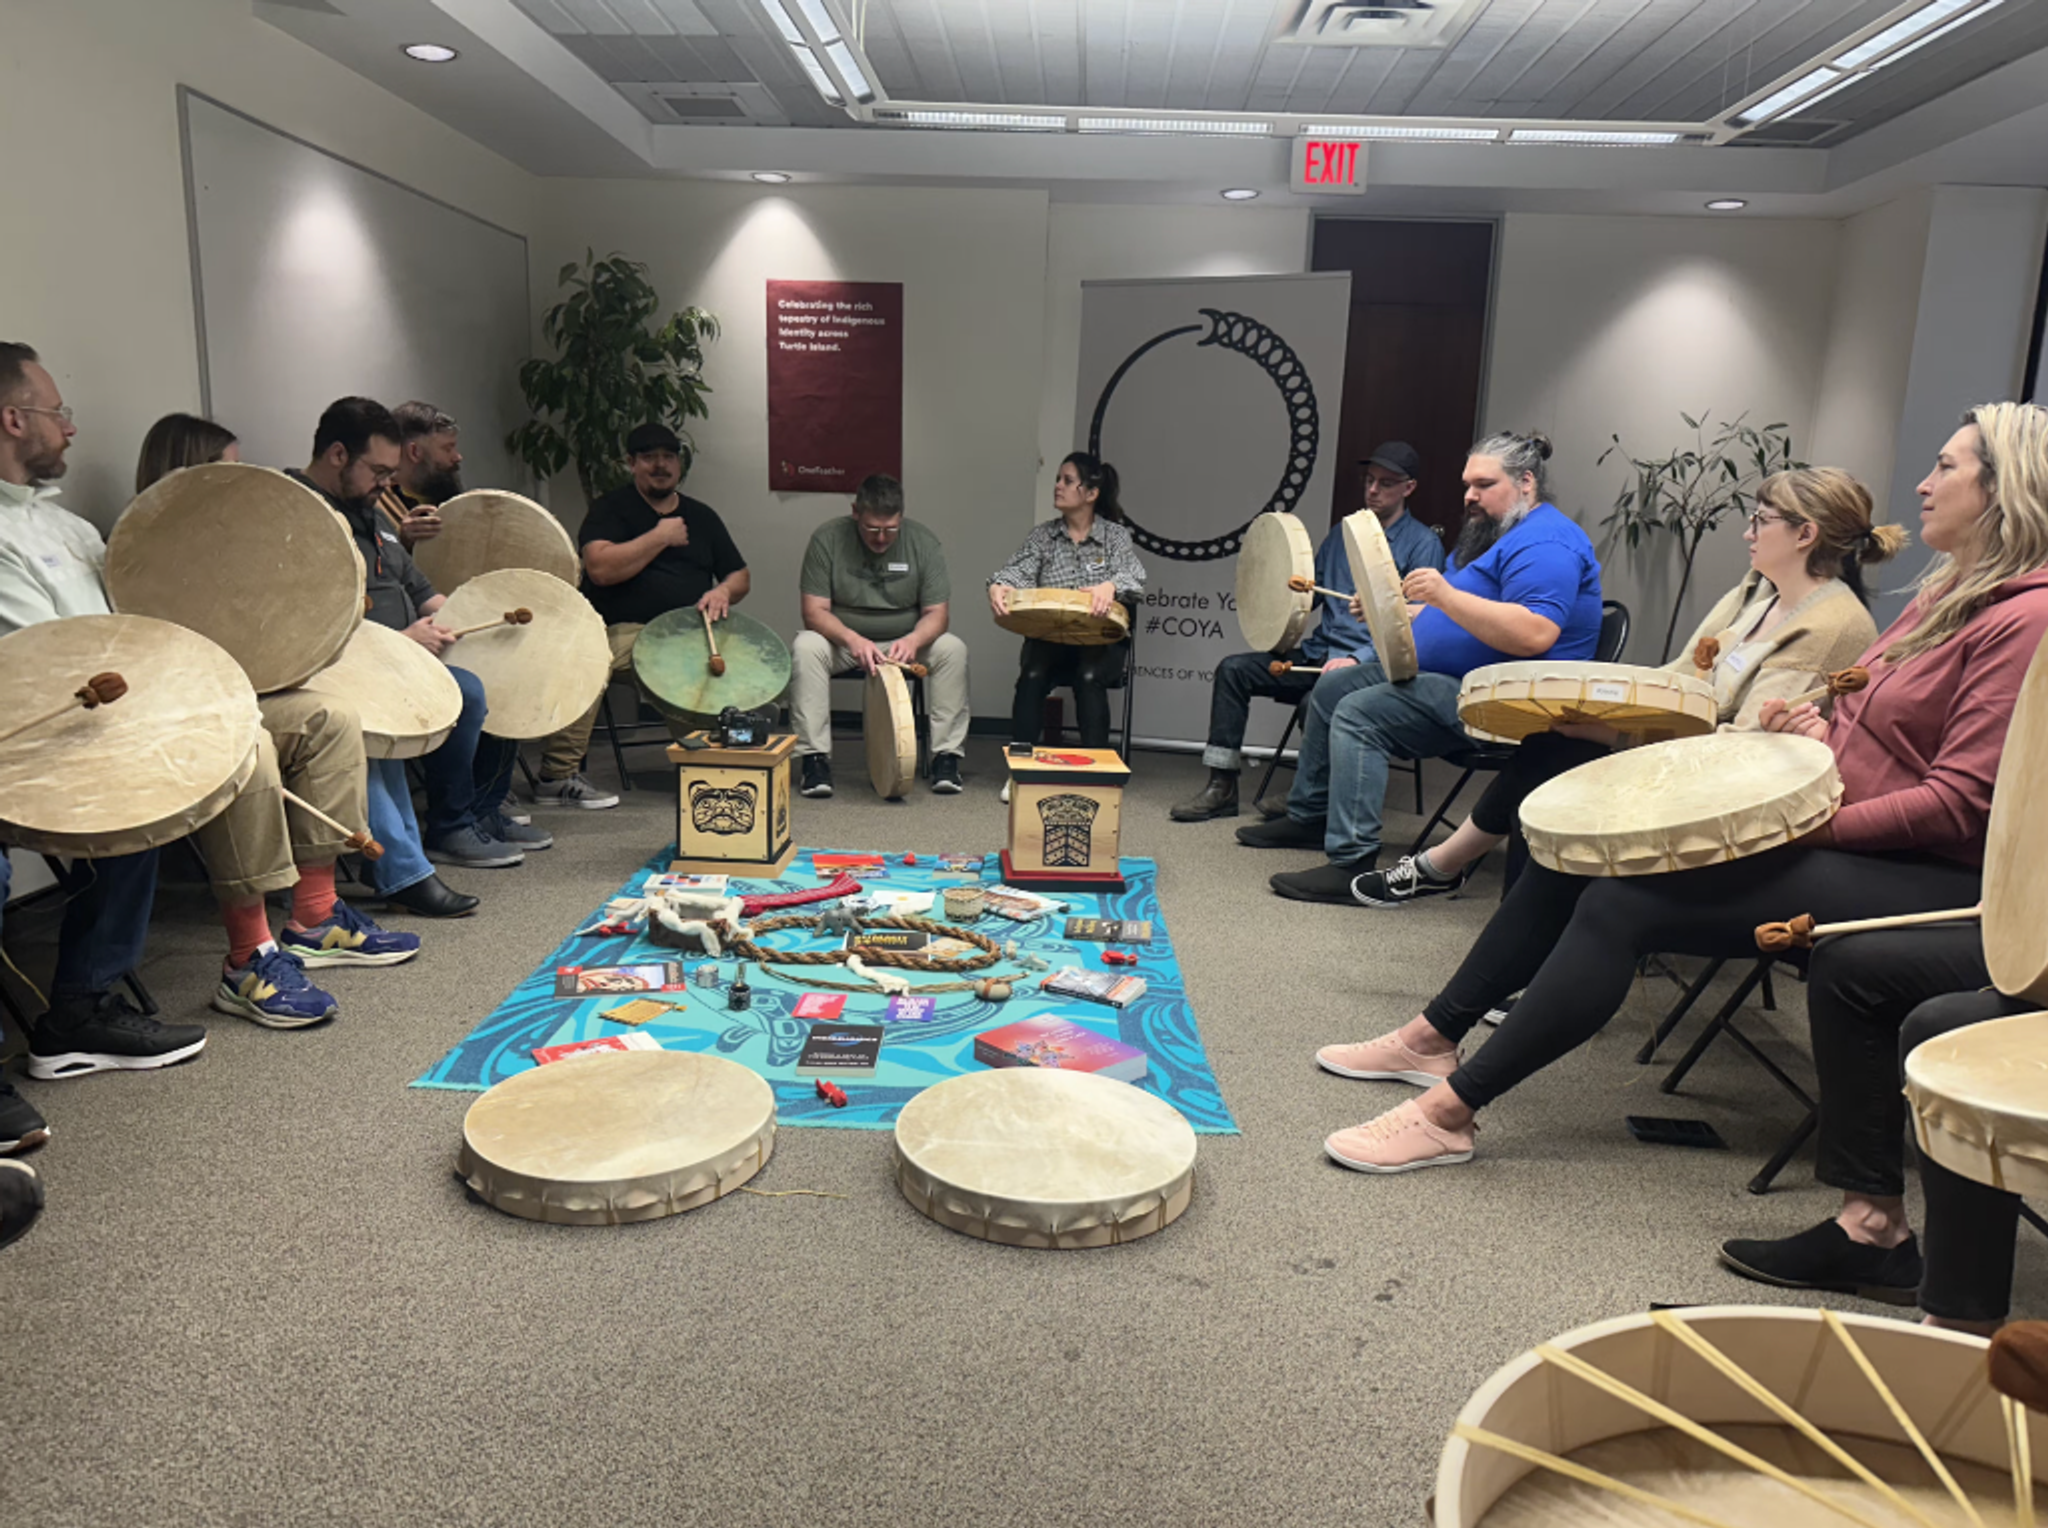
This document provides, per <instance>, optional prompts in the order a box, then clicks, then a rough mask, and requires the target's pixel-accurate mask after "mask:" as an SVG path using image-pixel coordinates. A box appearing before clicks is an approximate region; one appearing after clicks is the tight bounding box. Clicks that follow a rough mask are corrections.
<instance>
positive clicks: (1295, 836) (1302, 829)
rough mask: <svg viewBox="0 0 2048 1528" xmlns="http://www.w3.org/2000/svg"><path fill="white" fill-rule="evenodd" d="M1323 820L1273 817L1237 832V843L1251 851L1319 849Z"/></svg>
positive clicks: (1321, 840)
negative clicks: (1268, 820) (1306, 820)
mask: <svg viewBox="0 0 2048 1528" xmlns="http://www.w3.org/2000/svg"><path fill="white" fill-rule="evenodd" d="M1324 827H1325V823H1324V820H1323V819H1322V818H1320V817H1318V818H1317V819H1316V820H1315V821H1314V822H1303V821H1301V820H1300V819H1299V818H1296V817H1275V818H1274V819H1272V821H1270V822H1255V823H1253V824H1251V825H1250V826H1249V827H1243V828H1239V829H1238V830H1237V841H1238V842H1239V843H1241V844H1243V845H1245V846H1246V847H1247V848H1251V849H1320V848H1322V846H1323V829H1324Z"/></svg>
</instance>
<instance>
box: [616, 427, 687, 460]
mask: <svg viewBox="0 0 2048 1528" xmlns="http://www.w3.org/2000/svg"><path fill="white" fill-rule="evenodd" d="M682 450H683V443H682V441H681V440H679V439H677V437H676V432H675V431H674V430H671V429H670V428H669V427H668V426H667V425H665V424H659V423H653V422H650V423H647V424H642V425H635V426H634V427H633V433H632V434H631V435H628V436H627V437H626V454H627V455H628V456H638V455H639V454H640V453H641V452H642V451H673V452H675V453H676V454H677V455H679V456H680V455H681V454H682Z"/></svg>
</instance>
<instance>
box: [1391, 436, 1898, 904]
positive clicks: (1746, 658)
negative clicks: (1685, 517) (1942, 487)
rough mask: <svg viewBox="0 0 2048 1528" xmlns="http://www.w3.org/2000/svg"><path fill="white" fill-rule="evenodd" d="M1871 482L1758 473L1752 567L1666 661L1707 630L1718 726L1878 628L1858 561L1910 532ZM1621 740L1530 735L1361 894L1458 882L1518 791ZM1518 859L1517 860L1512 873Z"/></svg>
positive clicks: (1794, 689)
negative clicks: (1439, 839) (1439, 827)
mask: <svg viewBox="0 0 2048 1528" xmlns="http://www.w3.org/2000/svg"><path fill="white" fill-rule="evenodd" d="M1870 513H1871V503H1870V493H1869V491H1868V490H1867V489H1865V488H1864V486H1863V485H1862V484H1861V483H1859V482H1857V481H1856V479H1854V478H1853V477H1851V476H1849V474H1848V473H1846V472H1843V471H1841V470H1840V469H1839V468H1835V467H1802V468H1798V469H1796V470H1794V471H1791V472H1780V473H1776V474H1774V475H1772V476H1771V477H1768V478H1766V479H1765V480H1764V482H1763V485H1762V487H1760V488H1759V489H1758V490H1757V497H1756V509H1755V511H1754V512H1753V513H1752V514H1751V515H1750V517H1749V523H1748V527H1747V529H1745V530H1744V532H1743V539H1744V540H1745V541H1747V542H1748V543H1749V566H1750V571H1749V575H1748V576H1747V577H1746V578H1744V579H1743V580H1742V582H1741V583H1739V584H1737V585H1736V586H1735V587H1734V588H1733V589H1730V590H1729V591H1728V592H1727V593H1726V594H1725V595H1723V596H1722V597H1721V599H1720V601H1719V602H1718V603H1717V604H1716V605H1715V606H1714V608H1713V609H1712V610H1711V611H1709V612H1708V613H1707V618H1706V619H1705V620H1704V621H1702V622H1700V625H1699V629H1698V630H1697V631H1695V632H1694V633H1693V635H1692V639H1691V640H1690V641H1688V642H1687V643H1686V644H1685V646H1684V648H1682V649H1681V650H1680V653H1679V656H1678V657H1677V658H1676V659H1674V660H1673V661H1672V662H1670V663H1667V664H1666V665H1664V666H1665V668H1667V669H1669V670H1671V671H1672V672H1674V673H1684V674H1694V673H1697V672H1698V671H1697V670H1696V669H1695V668H1694V666H1693V653H1694V650H1695V649H1696V648H1697V647H1698V645H1699V644H1700V643H1701V642H1702V641H1704V640H1707V639H1712V640H1713V641H1714V642H1715V644H1716V645H1717V648H1718V652H1717V656H1716V657H1715V659H1714V667H1713V672H1712V675H1711V676H1710V677H1711V679H1712V682H1713V686H1714V697H1715V700H1716V701H1717V702H1718V710H1719V713H1720V720H1721V729H1722V730H1723V731H1753V730H1755V729H1756V728H1757V726H1758V712H1759V711H1760V710H1761V709H1762V707H1763V703H1764V702H1765V701H1766V700H1769V699H1772V698H1774V697H1775V698H1777V699H1780V700H1790V699H1791V698H1793V697H1794V696H1796V695H1799V694H1802V693H1804V692H1805V691H1808V690H1811V689H1813V688H1814V687H1815V686H1816V685H1817V684H1819V683H1820V682H1821V680H1822V679H1823V678H1824V677H1825V676H1826V675H1828V674H1832V673H1834V672H1836V671H1837V670H1839V669H1842V668H1846V667H1847V666H1848V665H1850V664H1851V663H1853V662H1855V660H1856V658H1857V656H1858V655H1859V654H1861V653H1862V652H1863V651H1864V650H1865V649H1866V648H1868V647H1869V646H1870V644H1871V643H1872V642H1873V641H1875V640H1876V638H1877V626H1876V623H1875V622H1873V621H1872V620H1871V618H1870V612H1869V610H1868V609H1867V608H1866V605H1867V602H1868V599H1869V596H1868V595H1867V594H1866V593H1865V592H1864V588H1863V577H1862V572H1861V569H1862V566H1863V565H1864V564H1865V563H1878V562H1883V561H1885V560H1886V559H1887V558H1889V557H1891V556H1893V555H1894V554H1895V553H1896V552H1897V551H1898V550H1899V548H1900V547H1902V546H1904V545H1905V543H1906V533H1905V532H1904V531H1903V530H1901V529H1899V527H1897V526H1896V525H1872V524H1871V523H1870ZM1619 741H1620V734H1619V733H1617V732H1615V731H1614V730H1613V729H1612V728H1610V727H1601V726H1576V727H1560V728H1555V729H1553V730H1552V731H1550V732H1547V733H1539V734H1538V735H1536V736H1534V737H1531V738H1529V739H1527V740H1526V741H1525V742H1523V743H1522V745H1521V746H1520V747H1519V748H1517V749H1516V750H1515V757H1514V760H1513V762H1512V763H1510V764H1509V765H1508V766H1507V767H1506V768H1505V769H1503V770H1501V771H1500V772H1499V773H1498V774H1497V775H1496V776H1495V777H1494V780H1493V783H1492V784H1491V785H1490V786H1489V787H1488V788H1487V791H1486V794H1485V795H1484V796H1482V797H1481V798H1480V800H1479V803H1478V805H1477V806H1475V807H1474V808H1473V809H1472V815H1471V816H1470V817H1469V818H1467V819H1466V820H1465V822H1464V824H1463V825H1462V826H1460V827H1459V828H1458V829H1457V831H1455V832H1454V833H1452V835H1451V836H1450V837H1449V838H1448V839H1446V840H1445V841H1444V842H1443V843H1441V844H1438V845H1436V846H1435V847H1434V848H1431V849H1427V850H1425V851H1423V852H1422V853H1421V854H1416V855H1410V856H1404V857H1403V858H1402V859H1401V861H1400V862H1399V863H1398V864H1396V865H1394V866H1393V867H1392V868H1391V869H1389V870H1383V871H1375V872H1373V873H1371V874H1369V875H1364V876H1361V877H1359V879H1358V881H1357V882H1356V883H1355V890H1356V894H1357V895H1358V896H1359V897H1360V899H1361V900H1363V901H1365V902H1367V903H1369V904H1370V905H1372V906H1375V907H1398V906H1400V905H1401V904H1402V903H1404V902H1409V901H1412V900H1414V899H1415V898H1417V897H1427V896H1440V895H1443V894H1444V893H1446V892H1453V891H1456V890H1457V889H1458V888H1459V887H1461V886H1463V885H1464V884H1465V881H1466V879H1467V877H1469V876H1470V875H1471V873H1472V869H1473V867H1474V866H1475V865H1477V864H1478V862H1479V860H1480V859H1481V858H1482V857H1483V856H1484V855H1485V854H1486V853H1487V851H1488V850H1490V849H1492V848H1494V847H1495V846H1496V845H1498V844H1499V843H1500V842H1501V841H1502V840H1503V839H1505V838H1506V837H1507V836H1508V835H1509V834H1511V833H1512V832H1513V831H1514V829H1515V824H1516V819H1517V817H1518V816H1519V814H1520V812H1521V806H1522V801H1523V799H1524V798H1525V797H1527V796H1528V794H1529V793H1530V792H1531V791H1533V790H1535V789H1536V787H1537V786H1539V785H1541V784H1543V782H1544V781H1546V780H1551V779H1555V778H1556V777H1557V776H1558V775H1561V774H1563V773H1564V772H1565V771H1566V770H1568V769H1572V768H1575V767H1577V766H1578V765H1580V764H1583V763H1585V762H1587V761H1588V760H1589V759H1593V758H1597V757H1599V756H1600V755H1601V754H1603V753H1605V752H1606V751H1607V750H1608V749H1610V748H1612V747H1613V746H1614V745H1615V744H1616V743H1617V742H1619ZM1516 868H1518V867H1517V866H1516V865H1515V864H1514V863H1513V862H1512V861H1511V863H1510V867H1509V873H1510V879H1511V880H1512V876H1513V872H1514V870H1515V869H1516Z"/></svg>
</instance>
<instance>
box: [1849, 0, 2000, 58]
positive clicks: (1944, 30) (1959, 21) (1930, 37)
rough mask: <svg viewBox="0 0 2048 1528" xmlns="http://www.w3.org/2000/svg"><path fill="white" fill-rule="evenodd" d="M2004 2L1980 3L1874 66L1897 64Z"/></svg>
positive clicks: (1992, 0) (1991, 0)
mask: <svg viewBox="0 0 2048 1528" xmlns="http://www.w3.org/2000/svg"><path fill="white" fill-rule="evenodd" d="M2004 3H2005V0H1989V3H1988V4H1985V5H1980V6H1978V7H1977V9H1976V10H1974V11H1970V12H1968V13H1966V14H1964V15H1961V16H1958V17H1956V18H1955V19H1954V20H1952V21H1949V22H1947V23H1945V24H1944V25H1942V26H1938V27H1936V28H1934V30H1933V31H1931V32H1922V33H1921V34H1920V35H1919V36H1918V37H1916V38H1914V39H1913V40H1912V41H1911V42H1909V43H1907V44H1906V45H1905V46H1904V47H1903V48H1899V49H1897V50H1896V51H1895V52H1892V53H1890V54H1888V55H1886V56H1885V57H1884V58H1881V59H1879V60H1878V61H1877V63H1876V64H1874V65H1873V66H1872V67H1873V68H1877V69H1883V68H1887V67H1889V66H1890V65H1892V64H1896V63H1897V62H1898V61H1899V60H1900V59H1902V58H1904V57H1905V56H1906V55H1907V54H1908V53H1911V52H1913V51H1914V50H1915V49H1918V48H1924V47H1926V46H1927V45H1928V44H1929V43H1931V42H1933V41H1934V40H1935V39H1937V38H1941V37H1946V36H1948V34H1949V33H1951V32H1953V31H1954V30H1955V29H1956V28H1957V27H1962V26H1968V25H1969V24H1970V23H1971V22H1973V21H1975V20H1976V19H1977V18H1978V17H1980V16H1982V15H1983V14H1984V13H1985V12H1986V11H1990V10H1994V9H1996V8H1997V7H1998V6H2001V5H2003V4H2004Z"/></svg>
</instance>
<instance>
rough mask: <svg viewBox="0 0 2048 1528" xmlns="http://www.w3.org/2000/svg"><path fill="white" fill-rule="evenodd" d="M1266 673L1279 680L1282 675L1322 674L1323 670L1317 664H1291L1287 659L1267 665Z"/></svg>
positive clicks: (1275, 660)
mask: <svg viewBox="0 0 2048 1528" xmlns="http://www.w3.org/2000/svg"><path fill="white" fill-rule="evenodd" d="M1266 672H1267V673H1269V674H1271V675H1272V676H1273V677H1274V678H1275V679H1278V678H1279V677H1280V676H1281V675H1282V674H1320V673H1321V672H1322V668H1321V667H1320V666H1319V665H1316V664H1310V663H1289V662H1287V661H1286V660H1285V659H1281V658H1276V659H1274V660H1273V662H1271V663H1269V664H1267V665H1266Z"/></svg>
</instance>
